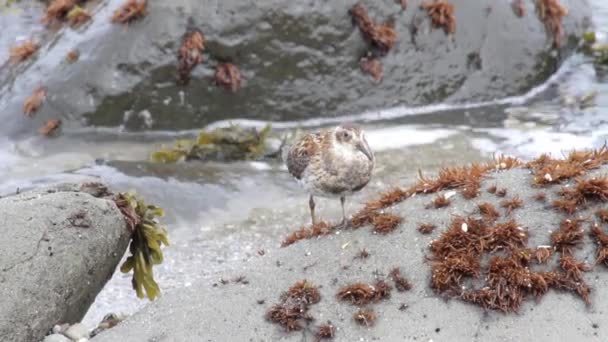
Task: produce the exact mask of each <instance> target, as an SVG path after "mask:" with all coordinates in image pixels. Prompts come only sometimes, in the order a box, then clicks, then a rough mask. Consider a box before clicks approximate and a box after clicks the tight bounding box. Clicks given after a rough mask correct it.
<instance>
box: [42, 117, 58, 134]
mask: <svg viewBox="0 0 608 342" xmlns="http://www.w3.org/2000/svg"><path fill="white" fill-rule="evenodd" d="M60 126H61V120H59V119H50V120H48V121H47V122H46V123H45V124H44V126H42V127H40V128H39V129H38V133H39V134H41V135H44V136H47V137H48V136H52V135H54V134H55V133H56V132H57V130H58V129H59V127H60Z"/></svg>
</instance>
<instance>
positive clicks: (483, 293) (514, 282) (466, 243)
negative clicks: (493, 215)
mask: <svg viewBox="0 0 608 342" xmlns="http://www.w3.org/2000/svg"><path fill="white" fill-rule="evenodd" d="M569 222H570V223H564V224H563V225H562V231H561V232H560V233H557V232H556V233H554V236H552V241H553V242H554V244H556V245H557V246H559V247H558V248H560V250H567V249H568V247H569V246H572V245H575V241H577V239H578V238H579V236H578V234H579V232H578V231H575V230H574V229H573V227H576V226H577V225H576V224H574V225H573V224H572V221H569ZM577 223H578V226H579V228H580V222H578V221H577ZM487 224H488V221H487V220H478V219H475V218H472V217H467V218H464V217H455V218H454V219H453V220H452V223H451V224H450V226H449V228H448V229H447V230H446V231H445V232H443V234H442V235H441V236H440V238H439V239H437V240H435V241H433V242H432V243H431V245H430V250H431V252H432V257H431V288H432V289H433V290H434V291H435V292H437V293H439V294H443V295H447V296H454V297H458V298H460V299H461V300H463V301H466V302H470V303H473V304H476V305H479V306H481V307H483V308H485V309H491V310H499V311H502V312H505V313H509V312H516V311H517V310H518V309H519V307H520V306H521V303H522V302H523V301H524V300H525V298H526V297H528V296H533V297H539V296H541V295H544V294H545V293H546V292H547V291H548V290H549V289H550V288H555V289H558V290H565V291H571V292H575V293H577V294H578V295H579V296H581V297H582V298H583V300H585V302H586V303H589V293H590V288H589V286H588V285H587V284H585V283H584V281H583V280H582V277H581V274H582V273H581V272H584V271H585V270H588V266H587V265H585V264H584V263H579V262H577V261H576V260H574V259H572V258H570V259H569V258H565V259H562V260H563V261H562V265H561V266H562V269H563V270H565V272H564V273H560V272H534V271H532V270H531V269H530V267H529V264H530V262H531V260H533V259H536V260H537V261H538V262H539V263H542V262H545V261H546V260H547V259H548V258H549V257H550V256H551V249H550V248H544V247H542V248H541V247H539V248H538V249H537V250H535V251H534V250H530V249H528V248H526V245H527V242H528V233H527V231H525V230H524V229H522V228H521V227H519V225H518V224H517V223H516V222H515V221H514V220H509V221H507V222H503V223H498V224H495V225H494V227H489V226H487ZM573 233H575V234H573ZM581 234H582V232H581ZM607 240H608V239H607ZM573 241H574V242H573ZM607 242H608V241H607ZM498 250H502V253H501V255H494V256H492V257H491V258H490V260H489V262H488V263H487V266H484V267H482V259H483V258H484V256H485V255H487V254H492V253H494V252H496V251H498ZM567 255H569V254H562V256H567ZM471 278H473V279H478V280H485V284H483V285H482V286H480V287H475V286H471V285H470V282H469V281H467V279H471Z"/></svg>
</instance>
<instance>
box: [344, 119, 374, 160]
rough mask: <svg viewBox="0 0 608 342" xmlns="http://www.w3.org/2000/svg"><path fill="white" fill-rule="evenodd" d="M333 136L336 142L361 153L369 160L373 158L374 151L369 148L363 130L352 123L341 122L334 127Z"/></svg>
mask: <svg viewBox="0 0 608 342" xmlns="http://www.w3.org/2000/svg"><path fill="white" fill-rule="evenodd" d="M334 137H335V140H336V142H337V143H338V144H341V145H342V146H343V147H346V148H350V149H353V150H355V151H358V152H361V153H363V154H364V155H365V156H366V157H367V158H368V159H369V160H374V153H373V152H372V150H371V149H370V148H369V145H368V144H367V140H365V134H364V133H363V130H362V129H361V128H360V127H359V126H356V125H353V124H342V125H340V126H337V127H336V128H335V129H334Z"/></svg>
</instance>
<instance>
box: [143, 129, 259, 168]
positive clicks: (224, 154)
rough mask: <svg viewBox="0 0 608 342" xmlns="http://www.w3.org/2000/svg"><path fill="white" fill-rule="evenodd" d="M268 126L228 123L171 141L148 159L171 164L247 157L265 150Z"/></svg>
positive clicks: (257, 154) (257, 156)
mask: <svg viewBox="0 0 608 342" xmlns="http://www.w3.org/2000/svg"><path fill="white" fill-rule="evenodd" d="M270 132H271V128H270V125H268V126H266V127H265V128H264V129H262V130H259V131H258V130H257V129H255V128H242V127H240V126H236V125H233V126H230V127H225V128H217V129H214V130H212V131H209V132H207V131H202V132H200V133H199V136H198V138H197V139H183V140H178V141H176V142H175V144H174V146H173V148H161V149H159V150H157V151H156V152H153V153H152V155H151V159H152V161H154V162H158V163H175V162H178V161H182V160H203V161H206V160H221V161H235V160H251V159H256V158H259V157H262V156H263V154H264V153H265V152H266V150H265V148H266V138H267V137H268V136H269V134H270Z"/></svg>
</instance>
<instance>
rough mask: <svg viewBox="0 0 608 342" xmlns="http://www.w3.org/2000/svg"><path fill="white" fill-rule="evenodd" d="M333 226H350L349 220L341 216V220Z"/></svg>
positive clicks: (344, 227)
mask: <svg viewBox="0 0 608 342" xmlns="http://www.w3.org/2000/svg"><path fill="white" fill-rule="evenodd" d="M334 227H335V228H337V229H346V228H348V227H350V221H349V220H347V219H346V218H343V219H342V221H340V223H338V224H336V225H335V226H334Z"/></svg>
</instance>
